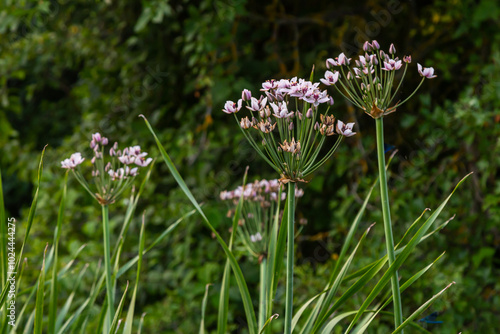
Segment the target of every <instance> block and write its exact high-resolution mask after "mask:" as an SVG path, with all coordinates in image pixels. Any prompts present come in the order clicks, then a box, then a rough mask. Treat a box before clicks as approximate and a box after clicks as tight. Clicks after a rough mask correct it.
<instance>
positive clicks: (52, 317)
mask: <svg viewBox="0 0 500 334" xmlns="http://www.w3.org/2000/svg"><path fill="white" fill-rule="evenodd" d="M67 185H68V172H66V173H65V175H64V187H63V192H62V196H61V202H60V204H59V212H58V214H57V226H56V230H55V233H54V245H53V246H52V247H53V248H54V260H53V265H52V280H51V282H50V297H49V299H50V302H49V333H50V334H52V333H55V332H56V308H57V290H58V280H57V259H58V255H59V254H58V251H59V238H60V236H61V229H62V221H63V218H64V207H65V204H66V192H67Z"/></svg>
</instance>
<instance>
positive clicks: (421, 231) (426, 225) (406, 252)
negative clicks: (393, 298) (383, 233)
mask: <svg viewBox="0 0 500 334" xmlns="http://www.w3.org/2000/svg"><path fill="white" fill-rule="evenodd" d="M469 175H470V174H468V175H466V176H465V177H464V178H463V179H462V180H460V182H459V183H458V184H457V185H456V187H455V188H454V189H453V191H452V192H451V194H450V195H449V196H448V197H447V198H446V199H445V200H444V201H443V202H442V203H441V205H440V206H439V207H438V208H437V209H436V211H435V212H434V213H433V214H432V215H431V216H430V217H429V218H428V219H427V220H426V222H425V223H424V224H423V225H422V227H420V229H419V230H418V231H417V232H416V234H415V235H414V236H413V238H412V239H411V240H410V241H409V242H408V244H407V245H406V247H405V248H404V250H403V251H402V252H401V254H400V255H399V256H398V257H397V258H396V260H395V261H394V263H393V264H392V265H391V266H390V267H389V269H388V270H387V271H386V272H385V273H384V275H383V276H382V278H381V279H380V280H379V282H378V283H377V284H376V285H375V287H374V288H373V290H372V291H371V292H370V294H369V295H368V297H367V298H366V300H365V301H364V302H363V304H362V305H361V307H360V309H359V313H358V314H357V315H356V316H355V317H354V319H353V320H352V322H351V324H350V325H349V327H348V329H347V331H346V333H348V332H349V331H350V330H351V329H352V327H353V326H354V325H355V324H356V321H358V319H359V318H360V317H361V315H362V313H363V311H364V310H366V308H367V307H368V305H370V303H371V302H372V301H373V300H374V299H375V298H376V296H377V295H378V294H379V293H380V291H381V290H382V289H383V287H384V286H385V285H386V284H387V283H388V282H389V280H390V279H391V276H392V274H393V273H394V272H396V271H397V270H398V269H399V267H401V265H402V264H403V263H404V261H406V259H407V258H408V256H410V254H411V252H413V250H414V249H415V247H416V246H417V244H418V243H419V242H420V240H421V239H422V237H423V236H424V235H425V233H426V232H427V230H428V229H429V228H430V227H431V226H432V224H433V223H434V221H435V220H436V219H437V217H438V216H439V214H440V213H441V212H442V211H443V209H444V207H445V205H446V204H447V203H448V201H449V200H450V198H451V196H452V195H453V194H454V193H455V191H456V190H457V189H458V187H459V186H460V185H461V184H462V182H464V181H465V179H466V178H467V177H468V176H469Z"/></svg>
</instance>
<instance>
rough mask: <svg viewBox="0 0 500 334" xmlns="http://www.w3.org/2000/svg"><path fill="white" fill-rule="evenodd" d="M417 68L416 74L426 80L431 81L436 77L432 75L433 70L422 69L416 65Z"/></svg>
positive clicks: (430, 68)
mask: <svg viewBox="0 0 500 334" xmlns="http://www.w3.org/2000/svg"><path fill="white" fill-rule="evenodd" d="M417 67H418V73H420V75H421V76H423V77H426V78H427V79H432V78H435V77H436V75H434V68H432V67H422V65H420V64H417Z"/></svg>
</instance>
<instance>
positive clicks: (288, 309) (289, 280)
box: [284, 183, 295, 334]
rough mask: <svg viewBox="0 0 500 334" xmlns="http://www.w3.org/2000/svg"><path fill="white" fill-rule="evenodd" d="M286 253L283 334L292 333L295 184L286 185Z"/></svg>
mask: <svg viewBox="0 0 500 334" xmlns="http://www.w3.org/2000/svg"><path fill="white" fill-rule="evenodd" d="M287 206H288V209H287V251H286V301H285V332H284V333H285V334H291V333H292V318H293V265H294V240H295V238H294V236H295V229H294V227H295V226H294V225H295V224H294V223H295V184H294V183H289V184H288V195H287Z"/></svg>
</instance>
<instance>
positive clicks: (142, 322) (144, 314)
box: [137, 313, 146, 334]
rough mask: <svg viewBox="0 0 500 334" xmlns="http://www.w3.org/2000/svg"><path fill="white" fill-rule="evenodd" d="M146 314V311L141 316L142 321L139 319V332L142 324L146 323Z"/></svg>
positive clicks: (139, 333)
mask: <svg viewBox="0 0 500 334" xmlns="http://www.w3.org/2000/svg"><path fill="white" fill-rule="evenodd" d="M145 316H146V313H143V314H142V316H141V321H139V329H138V330H137V334H141V331H142V325H143V324H144V317H145Z"/></svg>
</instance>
